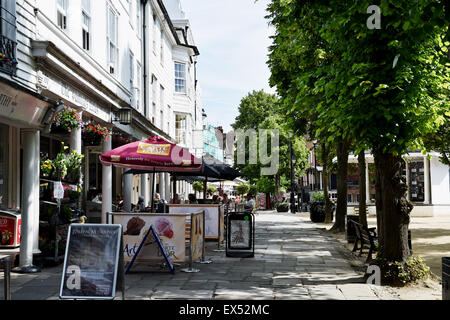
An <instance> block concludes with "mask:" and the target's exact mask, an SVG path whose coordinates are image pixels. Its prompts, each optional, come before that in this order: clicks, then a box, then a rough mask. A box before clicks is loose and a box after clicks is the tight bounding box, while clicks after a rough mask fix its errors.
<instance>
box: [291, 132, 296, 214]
mask: <svg viewBox="0 0 450 320" xmlns="http://www.w3.org/2000/svg"><path fill="white" fill-rule="evenodd" d="M289 150H290V153H291V200H290V202H291V213H294V214H295V213H296V212H297V210H296V208H295V193H294V189H295V187H294V186H295V184H294V164H295V162H296V160H297V158H296V157H295V156H294V153H293V150H292V133H291V132H289Z"/></svg>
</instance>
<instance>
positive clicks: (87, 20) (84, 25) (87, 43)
mask: <svg viewBox="0 0 450 320" xmlns="http://www.w3.org/2000/svg"><path fill="white" fill-rule="evenodd" d="M90 12H91V4H90V0H83V2H82V11H81V15H82V18H81V29H82V37H83V49H84V50H86V51H90V50H91V14H90Z"/></svg>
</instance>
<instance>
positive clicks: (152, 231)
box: [125, 225, 175, 274]
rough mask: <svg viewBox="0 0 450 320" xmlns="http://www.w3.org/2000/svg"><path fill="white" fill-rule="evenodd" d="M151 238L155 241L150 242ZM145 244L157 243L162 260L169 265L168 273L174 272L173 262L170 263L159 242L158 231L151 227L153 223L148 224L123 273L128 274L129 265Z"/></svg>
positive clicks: (131, 264)
mask: <svg viewBox="0 0 450 320" xmlns="http://www.w3.org/2000/svg"><path fill="white" fill-rule="evenodd" d="M149 237H150V238H149ZM153 239H154V240H155V242H156V243H155V242H152V240H153ZM145 245H157V246H158V249H159V251H160V252H161V255H162V256H163V257H164V260H165V261H166V264H167V266H168V267H169V270H170V273H171V274H175V268H174V266H173V263H172V261H170V259H169V256H168V254H167V251H166V249H165V247H164V245H163V243H162V242H161V239H160V238H159V235H158V233H157V232H156V231H155V228H154V227H153V225H151V226H150V228H149V229H148V231H147V233H146V234H145V236H144V238H143V239H142V241H141V243H140V245H139V247H138V249H137V250H136V253H135V254H134V256H133V259H132V260H131V262H130V264H129V265H128V267H127V270H126V271H125V274H128V273H129V272H130V269H131V267H132V266H133V264H134V262H135V260H136V258H137V257H138V255H139V253H140V252H141V250H142V248H143V247H144V246H145Z"/></svg>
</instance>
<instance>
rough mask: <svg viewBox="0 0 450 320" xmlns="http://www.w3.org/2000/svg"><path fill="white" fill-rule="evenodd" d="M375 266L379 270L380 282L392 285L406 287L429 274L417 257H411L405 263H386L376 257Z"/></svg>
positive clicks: (423, 263)
mask: <svg viewBox="0 0 450 320" xmlns="http://www.w3.org/2000/svg"><path fill="white" fill-rule="evenodd" d="M375 264H376V265H378V266H379V267H380V269H381V274H382V282H384V283H388V284H392V285H406V284H408V283H413V282H416V281H418V280H424V279H427V278H428V277H429V276H430V274H431V272H430V268H429V267H428V266H427V265H426V264H425V262H424V261H423V259H422V258H421V257H419V256H412V257H410V258H409V259H408V260H407V261H406V262H403V263H402V262H400V261H394V262H392V261H387V260H385V259H382V258H379V257H377V259H376V260H375Z"/></svg>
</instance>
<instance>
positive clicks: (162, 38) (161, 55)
mask: <svg viewBox="0 0 450 320" xmlns="http://www.w3.org/2000/svg"><path fill="white" fill-rule="evenodd" d="M159 59H160V62H161V65H162V66H164V33H163V32H162V31H161V49H160V51H159Z"/></svg>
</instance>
